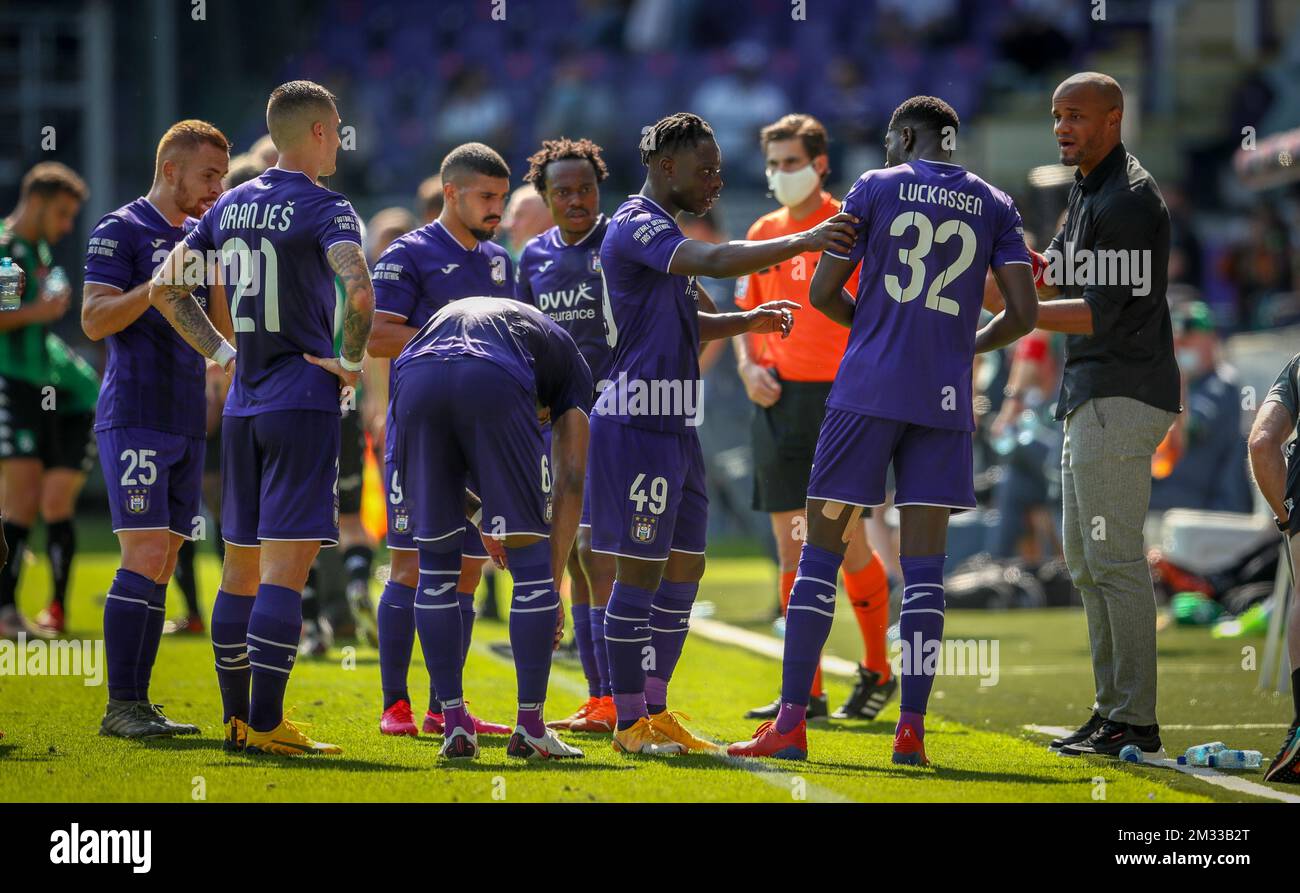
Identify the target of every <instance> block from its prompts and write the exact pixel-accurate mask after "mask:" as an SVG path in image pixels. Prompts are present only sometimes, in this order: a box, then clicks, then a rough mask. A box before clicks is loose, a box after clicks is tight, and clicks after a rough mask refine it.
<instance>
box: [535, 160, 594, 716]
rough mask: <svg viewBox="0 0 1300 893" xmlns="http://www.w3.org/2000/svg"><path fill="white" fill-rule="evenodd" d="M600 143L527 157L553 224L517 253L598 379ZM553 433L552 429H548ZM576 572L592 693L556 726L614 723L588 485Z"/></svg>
mask: <svg viewBox="0 0 1300 893" xmlns="http://www.w3.org/2000/svg"><path fill="white" fill-rule="evenodd" d="M600 153H601V149H600V146H597V145H596V144H595V143H593V142H591V141H590V140H570V139H558V140H547V141H545V142H544V143H542V148H541V149H540V150H539V151H537V152H536V153H534V154H533V155H532V156H531V157H530V158H529V159H528V161H529V164H530V165H531V166H530V167H529V169H528V173H527V174H526V175H524V180H525V181H527V182H529V183H531V184H533V186H534V187H535V188H536V189H537V192H538V194H539V195H541V197H542V199H543V200H544V201H545V202H546V206H547V208H548V209H549V210H550V213H551V219H552V220H554V221H555V226H553V227H551V228H550V229H548V230H547V231H546V232H544V233H542V234H541V235H539V236H537V237H536V238H533V239H531V240H529V242H528V244H527V245H525V246H524V250H523V253H522V254H521V255H520V257H519V276H518V282H517V284H516V289H515V293H516V296H517V297H518V298H519V300H521V301H523V302H525V303H527V304H531V305H533V306H534V307H536V308H538V309H539V310H541V311H542V312H543V313H545V314H546V315H547V316H549V317H550V318H551V319H552V320H553V321H554V322H555V323H557V324H558V325H559V326H560V328H562V329H564V330H565V331H566V332H568V333H569V334H570V335H571V336H572V337H573V340H574V342H575V343H576V344H577V345H578V350H580V351H582V358H583V359H584V360H586V361H587V365H588V366H589V367H590V368H591V377H592V379H593V380H594V381H595V382H596V384H597V387H599V386H600V383H601V382H602V381H604V380H606V378H607V376H608V375H609V366H610V362H611V361H612V359H613V354H612V351H611V350H610V347H609V341H608V337H607V333H606V331H605V314H604V295H605V284H604V281H603V280H602V278H601V275H600V246H601V244H602V243H603V242H604V240H605V228H606V226H608V224H609V220H608V218H606V217H605V215H604V214H601V213H600V181H601V180H603V179H605V177H606V176H608V173H609V172H608V170H607V169H606V168H605V160H604V158H602V157H601V154H600ZM547 433H548V436H549V431H548V432H547ZM568 569H569V576H570V579H572V580H573V607H572V611H573V638H574V641H575V642H576V643H577V646H578V659H579V661H580V662H581V664H582V672H583V675H584V676H586V677H587V700H586V702H585V703H583V704H582V706H581V707H579V708H578V709H577V710H576V711H574V712H573V713H572V714H571V715H569V716H567V717H565V718H564V719H557V720H555V721H553V722H550V723H548V724H547V725H549V726H550V727H551V728H555V729H569V730H571V731H575V732H612V731H614V698H613V697H612V693H611V691H610V687H609V656H608V652H607V651H606V649H605V606H606V605H607V604H608V603H609V594H610V590H611V589H613V587H614V558H613V556H611V555H601V554H597V553H596V552H593V551H592V550H591V494H590V493H589V492H587V491H586V489H585V488H584V491H583V497H582V519H581V520H580V521H579V522H578V537H577V545H576V548H575V549H574V550H573V554H572V555H570V556H569V563H568Z"/></svg>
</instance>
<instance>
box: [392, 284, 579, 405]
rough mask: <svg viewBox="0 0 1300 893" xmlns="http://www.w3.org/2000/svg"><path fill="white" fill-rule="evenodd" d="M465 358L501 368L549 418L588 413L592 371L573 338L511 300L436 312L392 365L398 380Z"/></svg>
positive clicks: (474, 301)
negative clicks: (411, 369) (429, 365)
mask: <svg viewBox="0 0 1300 893" xmlns="http://www.w3.org/2000/svg"><path fill="white" fill-rule="evenodd" d="M466 356H468V357H479V358H481V359H485V360H488V361H490V362H492V363H494V364H495V365H497V366H500V367H501V368H502V369H505V370H506V371H507V372H509V373H510V375H511V377H512V378H513V379H514V380H515V381H516V382H518V384H519V386H520V387H521V388H523V389H524V390H525V391H526V392H528V393H530V394H532V395H533V397H534V401H535V403H536V404H537V405H538V406H545V407H548V408H549V409H550V410H551V416H552V417H553V418H558V417H559V416H560V415H562V414H563V413H565V412H567V411H568V410H570V409H573V408H574V407H577V408H578V409H581V410H582V411H583V412H584V413H587V414H590V412H591V401H592V392H593V385H592V381H591V370H590V369H589V368H588V367H587V361H586V360H584V359H583V358H582V354H581V352H579V350H578V346H577V345H576V344H574V342H573V338H572V337H571V336H570V335H569V333H568V332H566V331H564V329H562V328H560V326H559V325H558V324H556V323H554V322H552V321H551V319H550V317H548V316H546V315H545V314H544V313H542V312H541V311H539V310H537V309H535V308H533V307H530V306H528V305H527V304H524V303H522V302H520V301H516V300H513V299H503V298H470V299H467V300H460V301H456V302H454V303H451V304H449V305H448V306H446V307H444V308H443V309H442V310H439V311H438V313H437V314H436V315H435V316H434V317H433V318H432V319H430V320H429V321H428V322H427V323H425V325H424V328H422V329H420V331H419V333H418V334H417V335H416V336H415V337H414V338H412V339H411V340H410V342H409V343H408V344H407V345H406V347H405V348H404V349H403V350H402V353H401V355H400V356H398V357H397V359H396V360H394V361H393V374H394V377H395V378H396V379H398V380H401V378H402V374H403V373H402V370H403V369H405V368H407V367H408V366H411V365H414V364H417V363H425V362H428V361H431V360H432V361H438V360H442V361H446V360H455V359H458V358H460V357H466Z"/></svg>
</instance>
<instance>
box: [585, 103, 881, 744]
mask: <svg viewBox="0 0 1300 893" xmlns="http://www.w3.org/2000/svg"><path fill="white" fill-rule="evenodd" d="M641 159H642V161H643V162H644V163H645V165H646V167H647V168H648V171H647V174H646V180H645V185H644V186H642V188H641V191H640V192H639V193H637V194H636V195H633V196H630V197H629V198H628V200H627V201H625V202H624V203H623V204H622V205H621V206H620V207H619V209H618V210H617V211H616V212H615V213H614V216H613V217H612V218H610V221H609V224H608V227H607V229H606V231H605V240H604V243H603V244H602V246H601V249H600V266H601V275H602V277H603V281H604V285H605V288H604V297H605V300H604V317H605V327H606V332H607V339H608V343H609V346H610V347H611V349H612V351H613V360H612V365H611V367H610V371H609V375H608V378H609V379H610V383H609V384H608V385H607V386H606V387H605V389H604V390H603V391H602V392H601V394H600V397H599V398H598V399H597V403H596V409H595V412H594V413H593V415H592V419H591V448H590V460H589V468H590V482H591V486H590V491H589V492H590V495H591V500H590V501H591V539H592V550H593V551H594V552H596V553H599V554H604V555H612V556H614V557H615V559H616V570H615V581H614V586H613V590H612V593H611V595H610V600H609V606H608V608H607V609H606V612H605V642H606V646H607V650H608V656H609V667H610V684H611V688H612V691H613V700H614V705H615V711H616V714H617V723H616V724H617V729H616V730H615V732H614V749H615V750H618V751H620V752H624V753H649V754H672V753H682V752H683V751H688V750H712V749H714V748H715V745H714V744H712V743H711V742H708V741H704V740H702V739H700V738H698V737H696V736H695V735H694V734H692V733H691V732H690V731H688V730H687V729H686V728H685V727H684V726H682V724H681V723H680V722H678V720H677V718H676V716H675V715H674V714H673V713H671V712H669V711H668V709H667V703H668V682H669V680H670V679H671V678H672V673H673V668H674V667H675V666H676V664H677V660H678V658H679V657H680V656H681V653H682V646H683V644H684V642H685V640H686V634H687V630H688V627H689V620H690V615H691V606H692V604H693V603H694V601H695V595H696V593H697V592H698V590H699V585H700V578H701V577H702V576H703V575H704V545H705V542H704V540H705V528H706V524H707V517H708V497H707V496H706V494H705V486H704V457H703V454H702V452H701V450H700V441H699V437H698V435H697V434H696V431H695V427H696V426H697V425H698V424H699V422H700V416H699V412H698V395H699V380H700V367H699V350H700V341H701V340H713V339H717V338H731V337H733V336H735V335H739V334H742V333H745V332H758V333H764V332H778V331H779V332H782V333H786V334H788V333H789V331H790V327H791V326H792V325H793V320H794V318H793V316H792V315H791V311H792V310H794V309H797V308H798V305H797V304H794V303H792V302H789V301H773V302H770V303H767V304H763V305H761V306H758V307H755V308H753V309H752V310H749V311H747V312H744V313H709V312H704V311H702V309H701V306H702V302H706V301H707V296H705V295H703V294H702V292H701V289H700V287H699V285H698V284H697V283H696V277H697V276H706V277H712V278H718V279H723V278H729V277H733V276H740V275H744V274H746V273H753V272H754V271H756V270H760V269H762V268H764V267H768V266H771V265H772V264H775V263H780V262H781V261H785V260H789V259H790V258H792V257H794V256H796V255H798V254H802V253H803V252H805V251H822V250H823V249H834V250H837V251H846V250H847V249H848V247H849V246H850V245H851V244H852V243H853V241H854V238H855V232H854V227H853V224H854V223H855V222H856V221H855V220H854V219H853V218H851V217H849V216H848V215H846V214H837V215H835V216H834V217H831V218H829V219H827V220H825V221H823V222H822V223H820V224H818V225H817V226H815V227H813V228H812V229H810V230H808V231H806V232H801V233H794V234H792V235H788V236H782V237H780V238H776V239H769V240H767V241H762V242H751V241H735V242H724V243H721V244H712V243H708V242H702V241H698V240H695V239H688V238H687V237H686V236H685V235H684V234H683V233H682V230H681V228H680V227H679V226H678V225H677V223H676V220H675V219H676V217H677V215H678V214H679V213H681V212H683V211H685V212H688V213H691V214H703V213H704V212H706V211H708V210H709V208H710V207H712V206H713V204H714V202H716V201H717V199H718V195H719V194H720V193H721V191H722V153H721V151H720V150H719V149H718V144H717V142H716V141H715V140H714V138H713V130H712V128H711V127H709V125H708V123H707V122H705V121H704V119H702V118H700V117H699V116H698V115H692V114H689V113H685V112H679V113H677V114H674V115H669V116H668V117H666V118H663V119H661V120H660V121H658V122H656V123H655V124H654V125H653V126H651V127H647V128H646V129H645V130H644V131H643V137H642V140H641ZM703 306H707V303H703Z"/></svg>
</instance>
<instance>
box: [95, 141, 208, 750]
mask: <svg viewBox="0 0 1300 893" xmlns="http://www.w3.org/2000/svg"><path fill="white" fill-rule="evenodd" d="M229 164H230V143H229V141H228V140H227V139H226V137H225V135H224V134H223V133H222V132H221V131H220V130H218V129H217V128H216V127H213V126H212V125H211V124H209V123H207V122H206V121H181V122H179V123H177V124H173V125H172V126H171V127H170V128H168V130H167V132H166V133H164V134H163V136H162V139H161V140H159V142H158V154H157V160H156V163H155V166H154V180H153V186H151V187H150V189H149V194H148V195H145V196H142V197H140V198H137V199H136V200H135V201H133V202H130V203H128V204H126V205H123V206H122V207H120V208H118V209H117V210H116V211H113V212H111V213H109V214H106V215H105V216H104V217H103V218H102V219H100V221H99V223H97V224H96V225H95V228H94V230H92V231H91V234H90V244H89V246H88V248H87V249H86V284H85V291H84V297H83V299H82V305H81V328H82V331H84V332H85V333H86V337H87V338H89V339H90V340H92V341H99V340H101V339H103V340H107V342H108V361H107V363H106V365H105V368H104V386H103V388H102V389H101V391H100V394H99V404H98V407H97V416H98V419H97V421H96V422H95V431H96V435H97V439H98V441H99V460H100V463H101V464H102V465H103V468H104V483H105V485H106V486H107V488H108V508H109V512H110V514H111V515H112V518H113V531H114V532H115V533H116V534H117V539H118V543H119V544H120V545H121V547H122V563H121V566H120V567H119V568H118V570H117V574H116V575H115V576H114V577H113V584H112V586H110V587H109V590H108V597H107V598H106V599H105V600H104V648H105V651H106V652H107V655H108V709H107V710H106V711H105V713H104V720H103V722H102V723H101V724H100V729H99V732H100V734H101V735H116V736H119V737H123V738H153V737H159V736H165V735H175V734H194V735H196V734H198V731H199V729H198V726H193V725H189V724H186V723H176V722H172V721H171V720H169V719H168V718H167V717H166V716H164V715H163V713H162V710H161V709H159V708H158V707H157V706H156V705H154V704H153V703H151V702H150V699H149V678H150V674H151V673H152V671H153V664H154V659H155V658H156V657H157V655H158V645H159V641H160V640H161V638H162V632H163V623H164V619H165V614H164V609H165V607H166V604H167V582H168V581H169V580H170V579H171V576H172V572H173V571H174V570H175V567H176V558H177V553H178V551H179V550H180V547H181V543H183V542H185V541H187V540H191V539H193V538H194V527H195V519H196V518H198V517H200V508H199V502H200V496H201V493H202V486H203V452H204V429H205V424H206V414H205V409H206V403H205V400H204V391H205V388H206V379H207V373H206V370H205V368H204V367H205V362H204V360H203V357H201V356H199V355H198V354H196V353H195V352H194V351H193V350H191V349H190V346H189V345H188V344H186V343H185V341H184V339H183V338H181V336H180V335H179V334H178V333H177V331H176V330H175V329H173V328H172V327H171V326H170V325H168V322H167V320H166V319H165V318H164V317H163V315H162V314H161V313H159V312H158V310H156V309H155V308H153V307H151V306H149V290H150V280H151V279H152V278H153V276H154V273H155V272H157V271H158V270H159V268H160V267H161V264H162V261H163V260H165V259H166V258H167V256H168V255H169V254H170V253H171V252H172V250H173V249H174V248H175V247H176V245H177V244H178V243H179V242H181V240H182V239H184V238H185V235H186V234H187V233H188V232H189V231H191V230H192V229H193V228H194V227H195V226H196V225H197V223H198V218H200V217H202V216H203V213H204V212H205V211H207V210H208V209H209V208H211V207H212V206H213V204H214V203H215V202H216V201H217V199H218V198H219V197H220V196H221V192H222V187H221V178H222V177H224V176H225V175H226V168H227V167H228V165H229ZM190 300H196V301H198V302H201V303H200V304H199V306H200V308H201V312H206V313H207V314H208V315H209V317H210V318H211V319H212V321H213V325H215V326H216V328H217V330H218V331H220V332H221V333H222V335H223V336H226V337H231V336H232V335H233V330H232V328H231V321H230V314H229V311H228V309H227V307H226V305H225V303H224V302H222V301H209V300H208V299H207V293H206V291H204V292H202V293H201V294H199V295H198V296H197V297H196V298H191V299H190Z"/></svg>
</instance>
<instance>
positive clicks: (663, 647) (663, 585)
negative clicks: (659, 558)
mask: <svg viewBox="0 0 1300 893" xmlns="http://www.w3.org/2000/svg"><path fill="white" fill-rule="evenodd" d="M699 591H700V583H699V581H698V580H696V581H695V582H693V583H679V582H675V581H673V580H663V581H662V582H660V584H659V590H658V591H657V592H656V593H655V597H654V599H653V600H652V601H651V603H650V643H651V645H652V646H653V647H654V666H653V667H652V668H651V669H649V670H648V671H646V681H645V685H646V688H645V703H646V710H647V711H649V712H650V713H663V712H664V711H665V710H667V709H668V683H669V681H670V680H671V679H672V678H673V670H674V669H675V668H676V667H677V661H678V659H679V658H681V656H682V647H683V646H684V645H685V644H686V634H687V633H688V632H690V629H691V605H693V604H695V595H696V593H698V592H699Z"/></svg>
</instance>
